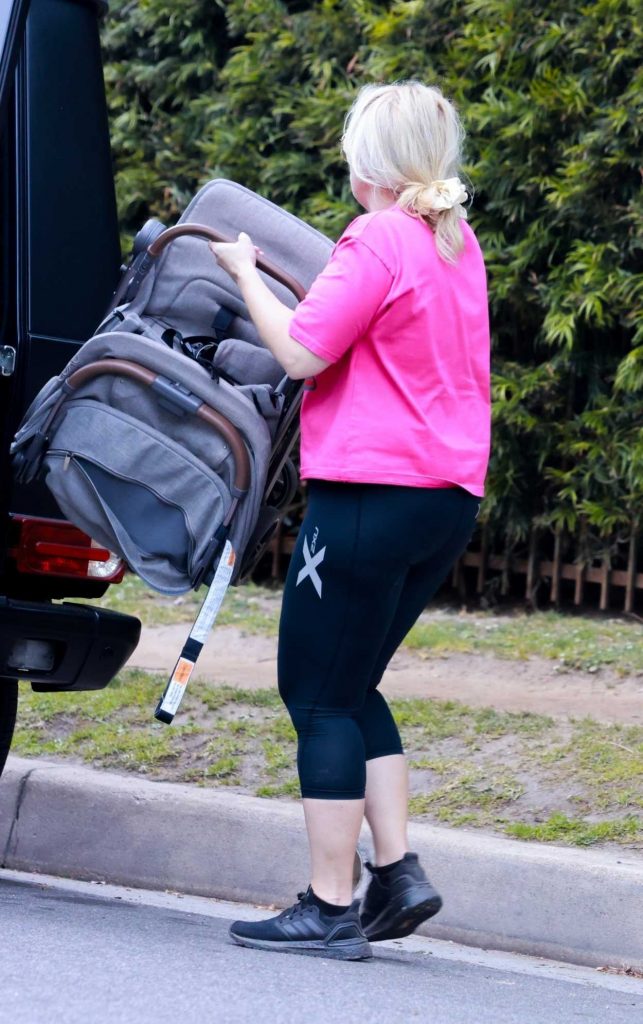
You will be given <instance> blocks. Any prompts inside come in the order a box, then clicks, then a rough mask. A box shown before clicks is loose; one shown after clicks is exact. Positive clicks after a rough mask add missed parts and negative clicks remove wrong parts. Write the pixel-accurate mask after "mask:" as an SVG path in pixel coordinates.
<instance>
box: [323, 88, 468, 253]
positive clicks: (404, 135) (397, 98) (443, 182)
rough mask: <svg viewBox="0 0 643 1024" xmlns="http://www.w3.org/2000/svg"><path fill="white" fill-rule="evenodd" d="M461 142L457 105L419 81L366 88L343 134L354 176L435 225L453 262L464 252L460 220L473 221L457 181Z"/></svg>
mask: <svg viewBox="0 0 643 1024" xmlns="http://www.w3.org/2000/svg"><path fill="white" fill-rule="evenodd" d="M463 139H464V129H463V128H462V124H461V122H460V119H459V117H458V115H457V113H456V111H455V108H454V107H453V105H452V104H451V103H450V102H449V101H448V100H447V99H445V97H444V96H443V95H442V92H441V91H440V89H438V88H437V87H436V86H427V85H423V84H422V82H416V81H408V82H395V83H393V84H392V85H366V86H364V87H363V88H362V89H360V91H359V93H358V94H357V97H356V99H355V101H354V103H353V105H352V107H351V109H350V110H349V112H348V114H347V115H346V120H345V122H344V134H343V136H342V149H343V152H344V156H345V157H346V159H347V161H348V164H349V166H350V168H351V170H352V172H353V173H354V174H355V175H356V176H357V177H358V178H360V179H361V180H362V181H364V182H366V184H368V185H373V186H375V187H377V188H383V189H387V190H390V191H391V192H393V194H394V195H395V197H396V202H397V205H398V206H401V207H402V209H403V210H406V211H407V212H408V213H410V214H412V215H413V216H415V217H421V218H422V219H424V220H425V221H426V222H427V223H428V224H430V226H431V227H432V228H433V231H434V234H435V243H436V248H437V250H438V253H439V255H440V256H441V257H442V259H444V260H447V261H448V262H449V263H455V262H456V260H457V258H458V255H459V254H460V252H461V251H462V249H463V248H464V238H463V235H462V227H461V225H460V219H461V218H462V217H466V215H467V214H466V210H465V209H464V207H463V206H462V202H463V201H464V200H465V199H466V198H467V194H466V192H465V191H464V188H463V186H462V183H461V182H460V181H459V179H458V177H457V175H458V170H459V165H460V161H461V151H462V142H463ZM445 186H446V187H445ZM447 194H449V198H447ZM458 196H459V197H458Z"/></svg>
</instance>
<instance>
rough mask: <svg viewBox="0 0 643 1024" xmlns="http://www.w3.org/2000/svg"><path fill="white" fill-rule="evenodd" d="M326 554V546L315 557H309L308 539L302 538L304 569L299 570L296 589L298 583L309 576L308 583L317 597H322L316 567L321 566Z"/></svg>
mask: <svg viewBox="0 0 643 1024" xmlns="http://www.w3.org/2000/svg"><path fill="white" fill-rule="evenodd" d="M325 554H326V545H324V547H323V548H322V549H321V550H320V551H318V552H317V553H316V554H315V555H311V553H310V548H309V547H308V538H307V537H304V562H305V563H306V564H305V565H304V568H303V569H301V570H300V572H299V575H298V576H297V582H296V583H295V586H296V587H298V586H299V584H300V583H303V581H304V580H305V579H306V577H307V576H310V582H311V583H312V585H313V587H314V588H315V590H316V591H317V594H318V596H319V597H321V596H322V581H321V579H320V576H319V573H318V572H317V566H318V565H321V563H322V562H323V561H324V555H325Z"/></svg>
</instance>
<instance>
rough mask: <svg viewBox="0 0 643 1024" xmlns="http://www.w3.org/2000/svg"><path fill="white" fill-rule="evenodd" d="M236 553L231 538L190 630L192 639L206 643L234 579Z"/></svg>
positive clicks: (224, 548) (226, 544) (226, 543)
mask: <svg viewBox="0 0 643 1024" xmlns="http://www.w3.org/2000/svg"><path fill="white" fill-rule="evenodd" d="M235 560H236V555H235V553H234V548H233V547H232V544H231V543H230V541H229V540H227V541H226V542H225V545H224V547H223V551H222V552H221V558H220V559H219V564H218V566H217V571H216V572H215V574H214V579H213V580H212V583H211V584H210V589H209V591H208V596H207V597H206V599H205V601H204V602H203V605H202V606H201V611H200V612H199V614H198V615H197V617H196V621H195V623H194V625H193V626H192V630H191V631H190V637H191V638H192V640H198V642H199V643H201V644H204V643H205V641H206V639H207V637H208V634H209V633H210V630H211V629H212V627H213V625H214V620H215V619H216V617H217V615H218V614H219V608H220V607H221V604H222V602H223V598H224V597H225V593H226V590H227V589H228V587H229V585H230V580H231V579H232V573H233V571H234V563H235Z"/></svg>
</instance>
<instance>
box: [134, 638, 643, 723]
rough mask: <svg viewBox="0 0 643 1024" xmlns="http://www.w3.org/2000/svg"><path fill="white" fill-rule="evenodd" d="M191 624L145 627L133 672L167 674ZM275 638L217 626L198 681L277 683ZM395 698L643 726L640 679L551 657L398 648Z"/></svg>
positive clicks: (390, 677) (392, 678)
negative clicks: (566, 665) (519, 658)
mask: <svg viewBox="0 0 643 1024" xmlns="http://www.w3.org/2000/svg"><path fill="white" fill-rule="evenodd" d="M188 629H189V627H188V625H187V624H185V623H180V624H176V625H169V626H146V627H145V628H144V629H143V633H142V637H141V641H140V643H139V646H138V648H137V650H136V651H135V652H134V655H133V656H132V658H131V660H130V662H129V665H130V667H136V668H144V669H147V670H148V671H160V672H169V671H170V670H171V669H172V667H173V665H174V663H175V661H176V658H177V656H178V653H179V651H180V650H181V647H182V645H183V643H184V641H185V638H186V635H187V632H188ZM276 657H277V641H276V638H274V637H266V636H261V635H256V634H254V635H253V634H247V633H244V632H243V631H241V630H239V629H237V628H235V627H233V626H219V627H217V628H216V629H215V631H214V633H213V634H212V635H211V636H210V638H209V640H208V642H207V645H206V647H205V649H204V651H203V652H202V654H201V657H200V659H199V662H198V665H197V670H196V671H195V676H194V678H195V679H198V678H199V677H201V678H202V679H207V680H208V681H211V682H214V683H217V684H219V685H224V684H227V685H230V686H240V687H244V688H247V689H269V688H271V687H276V685H277V661H276ZM382 692H383V693H384V694H386V695H387V696H391V697H430V698H433V699H436V700H457V701H460V702H461V703H463V704H467V705H469V706H471V707H477V708H480V707H492V708H495V709H496V710H498V711H530V712H534V713H536V714H542V715H550V716H552V717H553V718H585V717H587V716H589V717H591V718H594V719H596V720H598V721H600V722H610V723H611V722H614V723H622V724H626V725H642V724H643V678H642V677H640V676H619V675H618V674H617V673H616V672H613V671H611V670H610V669H607V668H602V669H600V671H598V672H595V673H590V672H580V671H576V670H573V669H564V670H563V669H561V668H560V667H559V666H558V665H557V663H556V662H555V661H553V660H551V659H549V658H530V659H529V660H528V661H513V660H507V659H504V658H499V657H495V656H493V655H490V654H449V655H445V656H442V657H434V656H431V657H426V655H424V654H423V653H416V652H413V651H409V650H400V651H398V653H397V654H396V655H395V657H394V658H393V660H392V662H391V664H390V666H389V668H388V671H387V673H386V675H385V677H384V680H383V681H382Z"/></svg>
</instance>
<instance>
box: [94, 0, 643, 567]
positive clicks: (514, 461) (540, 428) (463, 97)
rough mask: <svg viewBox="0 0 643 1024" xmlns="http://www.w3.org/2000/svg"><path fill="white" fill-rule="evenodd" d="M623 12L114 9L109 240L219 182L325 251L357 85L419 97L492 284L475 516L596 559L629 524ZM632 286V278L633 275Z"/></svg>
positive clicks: (476, 2) (632, 39)
mask: <svg viewBox="0 0 643 1024" xmlns="http://www.w3.org/2000/svg"><path fill="white" fill-rule="evenodd" d="M638 10H639V8H638V4H637V3H635V2H634V0H593V2H592V0H589V2H587V3H585V4H583V3H582V0H581V2H580V3H578V2H576V0H549V2H538V0H464V2H463V0H460V2H456V0H426V2H422V0H389V2H378V0H321V2H317V3H310V2H308V3H305V2H287V0H230V2H225V3H223V2H221V3H218V2H215V0H112V3H111V14H110V17H109V19H108V20H107V23H106V25H105V29H104V36H103V39H104V46H105V56H106V77H107V82H108V88H109V97H110V104H111V110H112V131H113V145H114V154H115V161H116V168H117V189H118V194H119V201H120V208H121V213H122V220H123V228H124V231H129V232H131V231H132V230H134V229H135V228H136V227H137V226H140V224H141V223H142V221H143V220H144V219H145V217H146V216H147V215H149V214H152V215H158V216H161V218H162V219H165V220H166V221H167V222H171V221H172V220H173V219H174V218H175V217H176V215H177V214H178V212H179V211H180V210H181V209H182V208H183V206H184V205H185V203H186V202H187V200H188V199H189V198H190V197H191V195H192V194H193V192H194V190H195V189H196V187H197V186H198V185H199V184H200V183H202V182H203V181H205V180H207V179H208V178H211V177H214V176H217V175H223V176H226V177H231V178H235V179H237V180H239V181H242V182H243V183H244V184H247V185H248V186H250V187H252V188H255V189H257V190H258V191H260V192H262V193H263V194H265V195H268V196H269V197H270V198H271V199H273V200H274V201H275V202H277V203H279V204H282V205H284V206H286V207H287V208H289V209H291V210H293V211H294V212H296V213H298V214H299V215H300V216H303V217H304V218H305V219H308V220H310V221H311V222H312V223H314V224H315V225H316V226H317V227H319V228H320V229H321V230H323V231H325V232H326V233H327V234H330V235H337V234H338V233H339V232H340V231H341V230H342V228H343V226H344V225H345V224H346V223H347V221H348V220H349V219H350V218H351V216H353V215H354V214H355V212H356V208H355V206H354V203H353V200H352V198H351V196H350V192H349V190H348V187H347V181H346V169H345V167H344V165H343V163H342V160H341V157H340V153H339V146H338V140H339V135H340V132H341V126H342V120H343V116H344V113H345V111H346V109H347V107H348V105H349V103H350V100H351V97H352V95H353V94H354V91H355V90H356V88H357V87H358V86H359V85H360V84H361V83H363V82H366V81H390V80H394V79H400V78H410V77H415V78H421V79H422V80H424V81H427V82H430V83H434V82H437V83H439V84H440V85H441V86H442V88H443V89H444V91H445V92H446V93H447V95H449V96H450V97H451V98H453V99H454V100H455V102H456V103H457V105H458V107H459V109H460V111H461V114H462V116H463V119H464V121H465V125H466V127H467V131H468V143H467V152H466V172H467V174H468V176H469V178H470V180H471V182H472V183H473V186H474V189H475V197H474V201H473V205H472V209H471V213H470V219H471V223H472V225H473V227H474V228H475V230H476V231H477V233H478V236H479V238H480V240H481V243H482V245H483V249H484V252H485V255H486V260H487V266H488V271H489V285H490V302H491V310H492V326H493V335H494V383H493V397H494V443H493V457H492V465H491V471H490V478H489V488H488V498H487V500H486V502H485V506H484V510H485V516H486V519H487V521H488V522H489V525H490V527H491V529H492V530H493V532H494V533H495V534H496V536H502V537H506V538H507V539H508V541H509V543H510V545H511V544H520V543H521V542H522V541H523V540H524V538H525V537H526V535H527V532H528V530H529V528H530V525H531V524H532V523H533V522H534V521H535V522H536V523H540V524H542V525H555V526H557V527H559V528H561V529H562V530H563V532H564V535H565V536H570V537H581V536H582V537H583V538H584V539H583V545H584V551H583V552H582V554H583V555H584V556H586V557H591V556H593V555H596V554H599V553H601V552H604V551H606V550H611V552H612V554H614V553H615V552H616V550H617V548H618V543H619V540H622V539H623V538H625V537H627V536H628V535H629V534H630V532H631V530H632V529H634V528H636V527H637V523H638V521H639V520H640V516H641V509H642V508H643V427H642V425H641V423H642V419H643V407H642V395H643V326H642V324H641V306H642V302H641V299H642V297H643V296H642V292H643V285H642V281H643V278H642V276H641V274H640V270H638V268H637V262H638V263H639V264H640V255H641V246H642V242H641V238H642V232H641V226H642V219H643V218H642V203H641V191H640V169H639V163H640V142H641V139H640V136H641V124H642V119H641V113H642V111H641V107H642V105H643V99H642V97H643V73H642V71H641V62H640V57H641V49H642V47H641V26H640V21H639V20H638V19H637V13H638ZM637 270H638V273H637Z"/></svg>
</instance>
